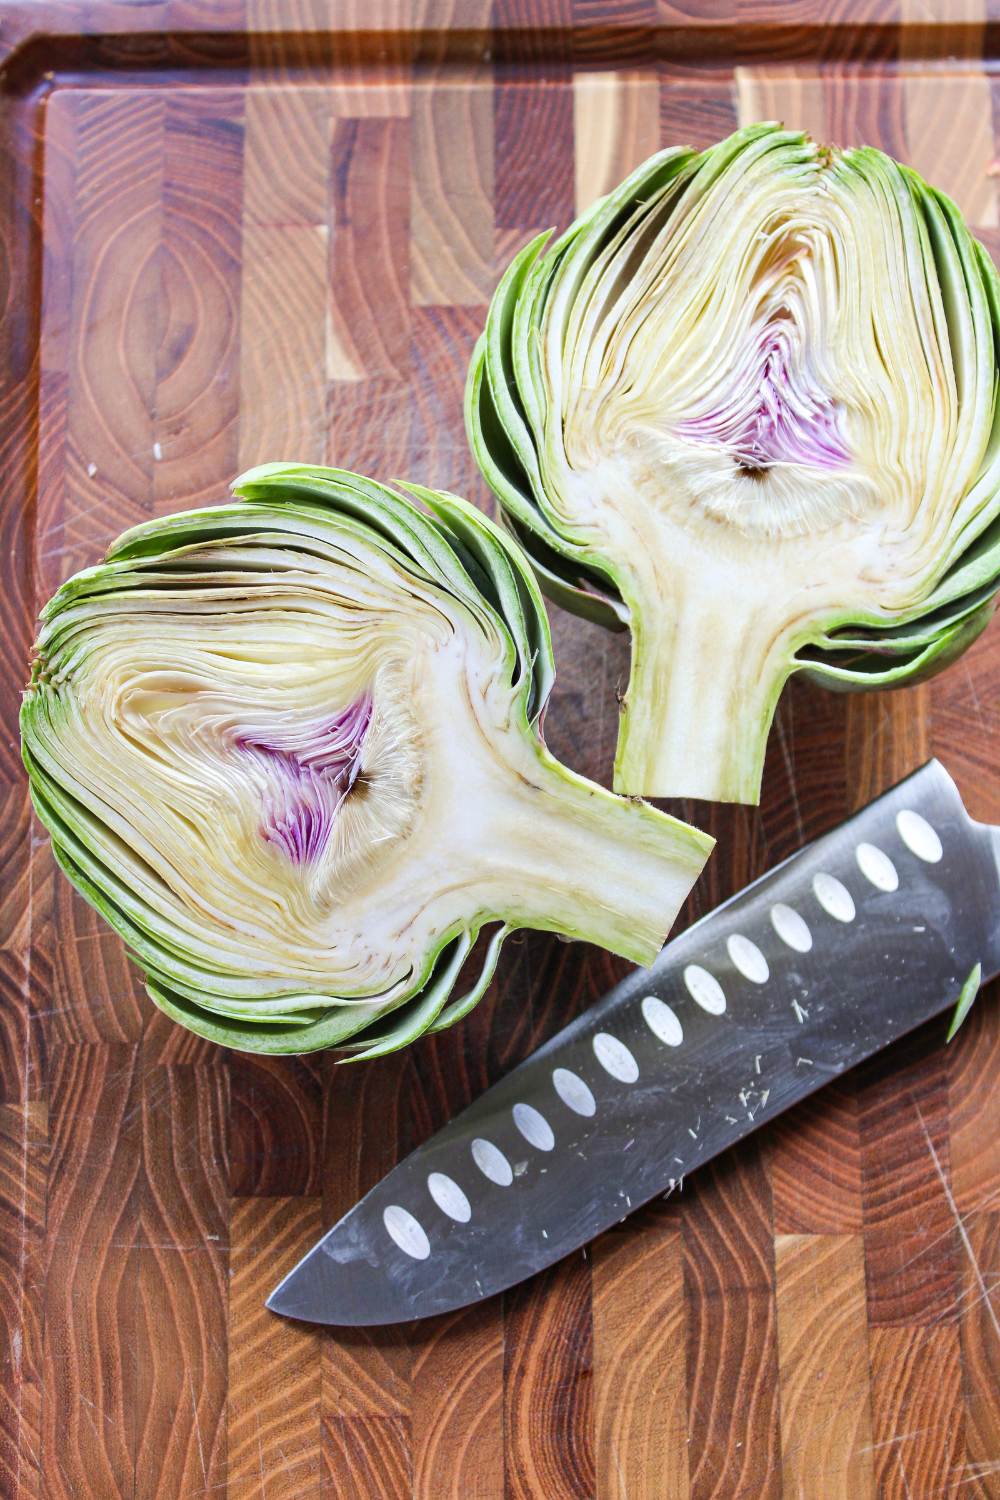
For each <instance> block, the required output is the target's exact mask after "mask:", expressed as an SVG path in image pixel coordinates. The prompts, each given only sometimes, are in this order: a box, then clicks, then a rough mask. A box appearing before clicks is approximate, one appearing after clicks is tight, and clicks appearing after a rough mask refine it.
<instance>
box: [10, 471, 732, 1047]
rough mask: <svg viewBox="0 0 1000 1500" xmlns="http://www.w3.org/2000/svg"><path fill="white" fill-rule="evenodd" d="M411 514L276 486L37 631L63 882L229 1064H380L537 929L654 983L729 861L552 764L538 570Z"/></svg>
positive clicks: (29, 754)
mask: <svg viewBox="0 0 1000 1500" xmlns="http://www.w3.org/2000/svg"><path fill="white" fill-rule="evenodd" d="M412 488H413V493H414V494H415V495H417V496H419V498H420V499H421V500H422V501H423V502H424V503H425V504H426V506H427V507H428V509H429V511H430V514H428V513H426V512H424V511H422V510H420V509H419V508H418V507H417V506H416V505H415V504H414V503H413V502H412V501H411V500H409V499H407V498H403V497H402V496H400V495H399V494H397V493H395V492H394V491H392V490H389V489H386V488H385V487H383V486H382V485H379V484H375V483H373V482H372V481H370V480H366V479H362V478H359V477H357V476H356V475H352V474H348V473H344V472H340V471H336V470H330V469H309V468H305V467H301V466H283V465H270V466H266V467H264V468H260V469H256V470H254V471H252V472H251V473H249V474H247V475H245V476H244V477H243V479H242V480H240V481H238V482H237V485H236V491H237V493H238V494H239V495H241V496H242V497H243V499H242V500H240V501H238V502H236V503H232V504H227V505H223V506H219V507H216V508H213V509H207V510H197V511H189V512H187V513H184V514H180V515H173V516H167V517H164V518H163V519H160V520H155V521H150V522H148V523H146V524H144V525H141V526H138V527H136V528H135V529H134V530H131V531H129V532H127V533H126V534H125V535H124V536H122V537H121V538H119V540H118V541H117V542H115V543H114V545H113V546H112V548H111V550H110V552H109V553H108V556H107V560H106V561H105V562H104V563H102V564H101V565H100V566H98V567H94V568H91V569H89V570H87V571H86V572H83V573H80V574H78V575H77V576H76V577H74V578H71V579H70V580H69V581H68V582H67V583H65V584H64V585H63V586H62V588H61V589H60V590H59V591H58V593H57V594H56V595H55V596H54V598H53V599H52V600H50V602H49V603H48V605H47V606H46V608H45V610H44V612H43V615H42V626H41V631H40V634H39V638H38V641H37V656H36V660H35V665H34V670H33V676H32V682H31V685H30V687H29V689H28V691H27V693H26V695H25V701H24V705H23V710H22V719H21V724H22V745H23V753H24V760H25V764H26V766H27V769H28V773H29V777H30V781H31V790H32V794H33V798H34V803H35V807H36V809H37V811H38V814H39V816H40V818H41V820H42V822H43V823H44V824H45V826H46V827H47V829H48V830H49V833H50V834H51V837H52V844H53V848H54V851H55V855H56V858H57V860H58V862H59V864H60V865H61V867H62V869H63V870H64V871H65V872H66V874H67V875H68V876H69V878H70V880H71V881H72V882H73V884H74V885H75V886H76V887H77V888H78V889H79V890H80V891H81V892H82V893H83V895H84V896H85V897H86V898H87V900H89V901H90V902H91V903H92V904H93V905H94V906H95V907H97V909H98V910H99V911H100V912H102V913H103V915H104V916H105V917H106V918H107V920H108V921H109V922H110V923H111V925H112V926H113V927H114V928H115V929H116V930H117V931H118V932H119V933H120V934H121V936H122V937H123V938H124V939H125V942H126V944H127V945H128V948H129V950H130V952H131V955H132V957H133V958H134V959H135V960H136V961H137V962H138V964H139V965H140V966H141V968H142V969H143V971H144V973H145V976H146V980H147V985H148V989H149V992H150V994H151V996H152V998H153V999H154V1001H155V1002H156V1003H157V1004H158V1005H159V1006H160V1007H161V1008H162V1009H163V1010H164V1011H166V1012H167V1014H168V1015H170V1016H172V1017H173V1018H174V1019H175V1020H177V1021H179V1022H181V1023H182V1024H183V1025H185V1026H187V1027H190V1029H191V1030H192V1031H195V1032H198V1033H200V1034H201V1035H203V1036H207V1037H210V1038H212V1039H213V1040H215V1041H218V1042H223V1043H225V1044H228V1045H229V1046H233V1047H238V1048H243V1049H245V1050H250V1051H257V1052H303V1051H308V1050H312V1049H314V1048H317V1047H325V1046H331V1045H333V1046H346V1047H347V1048H348V1049H349V1050H354V1051H356V1052H358V1053H359V1054H361V1055H363V1056H365V1057H372V1056H377V1055H379V1054H381V1053H383V1052H387V1051H390V1050H392V1049H394V1048H396V1047H399V1046H402V1045H403V1044H404V1043H406V1042H408V1041H410V1040H412V1039H413V1038H414V1037H416V1036H418V1035H420V1034H421V1033H422V1032H425V1031H428V1030H436V1029H440V1028H442V1027H444V1026H447V1025H450V1024H451V1023H452V1022H454V1021H456V1020H457V1019H458V1018H459V1017H460V1016H462V1015H464V1014H465V1013H466V1012H467V1011H468V1010H469V1009H471V1007H472V1006H473V1005H474V1004H475V1003H476V1001H477V1000H478V999H479V998H480V997H481V995H482V994H483V992H484V990H485V989H486V987H487V985H488V983H489V980H490V977H491V975H492V972H493V969H494V966H495V964H496V961H497V955H498V952H499V949H500V945H501V943H502V940H503V938H504V935H505V934H506V933H508V932H510V931H511V930H512V929H514V928H518V927H537V928H543V929H547V930H551V931H554V932H558V933H563V934H565V935H567V936H570V937H579V938H586V939H588V940H590V941H592V942H595V943H600V944H603V945H604V946H606V947H608V948H611V949H613V950H615V951H616V952H618V953H621V954H623V955H625V956H626V957H628V958H631V959H634V960H635V961H636V962H639V963H647V962H649V961H651V960H652V958H653V957H654V956H655V954H656V953H657V952H658V950H659V948H660V945H661V943H662V941H663V939H664V937H665V935H666V933H667V930H668V928H669V926H670V924H671V922H672V920H673V918H674V916H675V914H676V912H677V909H678V907H679V905H680V903H681V902H682V900H683V899H684V897H685V895H686V894H687V892H688V890H689V889H690V887H691V885H692V884H693V882H694V881H695V879H696V878H697V876H698V874H699V872H700V870H701V868H702V865H703V864H704V861H705V859H706V858H707V856H708V853H709V851H710V849H711V847H712V842H713V841H712V840H711V839H710V838H708V837H707V836H705V835H703V834H700V833H698V832H696V831H695V830H694V829H692V828H688V827H687V826H685V825H684V824H682V823H678V822H677V821H676V820H674V819H672V818H669V817H667V816H666V815H665V814H663V813H660V812H657V811H656V810H655V809H653V808H651V807H648V806H645V805H643V804H640V803H637V802H633V801H627V800H624V799H622V798H618V797H615V796H614V795H613V794H612V793H610V792H607V791H605V790H604V789H602V788H601V787H599V786H596V785H594V784H592V783H591V782H589V781H586V780H584V779H583V778H582V777H580V776H577V775H576V774H574V772H572V771H570V770H567V769H566V768H565V767H564V766H561V765H559V764H558V762H556V761H555V760H554V759H553V757H552V756H551V755H550V754H549V753H548V751H547V750H546V749H545V747H544V745H543V743H542V739H541V734H540V728H539V725H540V718H541V714H542V710H543V708H544V706H545V701H546V698H547V696H548V693H549V690H550V687H551V685H552V679H553V665H552V653H551V644H550V639H549V629H548V621H547V619H546V615H545V610H544V606H543V604H542V600H541V596H540V594H539V593H538V588H537V585H536V583H535V581H534V579H533V577H532V574H531V572H530V569H529V568H528V566H527V564H526V563H525V561H524V560H523V558H522V557H521V556H520V554H519V552H518V549H517V548H516V547H515V546H514V545H513V544H512V543H511V541H510V539H509V538H508V537H506V536H505V535H504V533H503V532H502V531H500V530H498V528H497V527H496V526H494V525H493V524H492V523H491V522H490V521H489V520H487V519H486V518H485V517H484V516H483V515H481V514H480V513H479V512H478V511H477V510H475V509H474V508H473V507H472V506H470V505H468V504H467V503H466V502H465V501H462V500H459V499H456V498H455V497H454V496H450V495H444V494H436V493H433V492H431V491H429V490H422V489H419V490H418V489H417V488H416V487H415V486H414V487H412ZM474 950H475V952H474ZM470 955H471V956H472V957H471V959H470V962H471V963H472V964H473V966H474V973H475V977H474V978H473V980H472V982H471V984H470V985H469V987H468V988H467V989H465V990H464V992H463V993H461V994H460V995H456V993H455V989H456V982H457V980H458V976H459V971H460V970H462V969H463V966H464V965H465V962H466V959H467V958H470Z"/></svg>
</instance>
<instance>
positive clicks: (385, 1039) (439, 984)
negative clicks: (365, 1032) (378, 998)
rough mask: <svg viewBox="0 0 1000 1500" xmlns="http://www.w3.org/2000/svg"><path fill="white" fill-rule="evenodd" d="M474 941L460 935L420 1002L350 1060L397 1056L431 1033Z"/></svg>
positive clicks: (469, 934) (472, 935)
mask: <svg viewBox="0 0 1000 1500" xmlns="http://www.w3.org/2000/svg"><path fill="white" fill-rule="evenodd" d="M475 940H476V934H475V933H469V932H463V934H462V936H461V937H460V938H459V939H458V941H457V942H455V943H454V944H453V949H454V951H453V952H452V953H450V954H448V955H447V963H446V964H445V966H444V969H443V972H442V973H441V975H440V976H439V977H438V978H435V979H432V980H431V982H430V983H429V984H428V985H427V986H426V988H425V989H424V990H422V991H421V993H420V996H419V999H417V1000H415V1001H414V1002H413V1005H412V1008H411V1007H410V1006H406V1007H405V1009H404V1012H403V1014H402V1015H401V1017H400V1019H399V1021H398V1022H397V1024H396V1025H395V1026H391V1027H390V1028H389V1030H388V1031H383V1032H380V1033H379V1035H377V1036H373V1037H372V1038H371V1040H370V1042H369V1043H368V1045H367V1046H366V1047H365V1048H364V1051H362V1052H358V1053H356V1054H355V1055H354V1056H353V1057H352V1058H351V1059H350V1060H351V1061H352V1062H365V1061H367V1060H368V1059H370V1058H373V1057H386V1056H388V1054H389V1053H390V1052H398V1051H399V1049H400V1048H401V1047H405V1046H406V1045H407V1043H408V1042H414V1041H416V1039H417V1037H418V1036H423V1034H424V1032H425V1031H428V1030H429V1029H431V1028H432V1027H433V1025H434V1022H435V1021H436V1020H437V1018H438V1016H439V1015H440V1013H441V1008H442V1006H443V1005H444V1004H445V1002H446V1001H447V999H448V997H449V995H450V994H451V992H452V989H453V988H454V984H455V980H456V979H457V978H458V971H459V969H461V967H462V965H463V964H464V962H465V960H466V958H467V957H468V955H469V950H470V949H471V947H472V945H473V943H474V942H475ZM347 1050H352V1049H351V1048H348V1049H347ZM345 1060H346V1059H345Z"/></svg>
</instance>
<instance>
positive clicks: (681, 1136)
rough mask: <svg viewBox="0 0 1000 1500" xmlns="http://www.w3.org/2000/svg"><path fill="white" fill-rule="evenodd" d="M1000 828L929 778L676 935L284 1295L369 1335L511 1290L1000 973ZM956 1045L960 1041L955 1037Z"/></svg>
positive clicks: (423, 1159) (471, 1116)
mask: <svg viewBox="0 0 1000 1500" xmlns="http://www.w3.org/2000/svg"><path fill="white" fill-rule="evenodd" d="M996 848H997V831H996V830H994V829H991V828H988V827H986V826H984V825H981V824H976V823H974V822H972V820H971V819H970V818H969V817H968V815H967V813H966V812H965V809H964V807H963V806H962V802H961V799H960V798H959V795H958V792H957V790H956V788H955V785H954V783H953V782H952V780H951V778H950V777H949V776H948V775H947V773H946V772H945V771H944V769H943V767H941V766H940V765H939V764H938V763H937V762H934V761H932V762H930V763H929V764H928V765H926V766H924V767H923V768H922V769H921V770H920V771H917V772H916V773H915V774H914V775H913V776H911V777H909V778H908V779H907V780H906V781H904V782H902V783H901V784H900V785H899V786H898V787H896V788H894V789H893V790H892V791H890V792H888V793H886V794H885V796H883V797H880V798H879V799H878V800H877V801H875V802H873V803H872V804H871V805H870V806H869V807H867V808H865V809H864V810H863V811H862V812H860V813H859V814H857V815H856V816H855V817H853V818H851V819H850V820H848V821H847V822H846V823H844V824H842V825H841V826H840V827H839V828H837V829H835V830H834V831H833V832H831V833H829V834H827V835H825V836H824V837H823V838H821V839H819V840H817V841H816V842H815V843H813V844H811V845H809V846H808V847H807V848H805V849H803V850H801V851H800V852H799V853H798V854H795V855H793V856H792V858H791V859H789V860H786V861H785V863H784V864H782V865H780V866H778V867H777V868H776V869H775V870H772V871H770V872H769V873H768V874H767V875H765V876H763V877H762V878H761V879H760V880H758V881H755V882H754V883H753V884H752V885H750V886H748V887H747V888H746V889H745V890H744V891H741V892H740V893H739V894H738V895H737V896H735V897H733V898H732V899H731V900H730V901H728V902H726V903H725V904H724V905H722V906H720V907H718V908H717V909H716V910H715V911H713V912H711V913H709V914H708V916H706V917H704V918H703V919H702V920H701V921H700V922H698V923H696V924H695V925H694V926H692V927H691V928H689V929H688V930H687V931H686V932H684V933H682V934H681V935H680V936H679V937H677V938H675V939H674V940H673V941H672V942H671V943H669V944H668V945H667V947H666V948H665V949H664V950H663V952H662V954H661V955H660V957H659V958H658V959H657V961H656V963H655V964H654V965H653V966H652V968H650V969H643V970H637V971H635V972H634V973H633V974H631V975H629V976H628V977H627V978H626V979H625V980H624V981H623V982H622V983H621V984H619V985H618V986H616V988H615V989H613V990H611V991H610V992H609V993H608V994H607V995H606V996H604V998H603V999H602V1000H600V1001H599V1002H598V1003H597V1004H596V1005H595V1006H593V1007H592V1008H591V1009H590V1010H589V1011H587V1012H586V1013H585V1014H584V1015H582V1016H580V1017H579V1018H578V1019H577V1020H576V1021H574V1022H573V1023H572V1025H570V1026H567V1027H566V1028H565V1030H563V1031H561V1032H560V1033H559V1034H558V1035H557V1036H555V1037H553V1038H552V1039H551V1041H549V1042H548V1043H546V1044H545V1045H544V1046H543V1047H541V1048H540V1049H539V1050H538V1051H537V1052H535V1053H534V1054H533V1055H532V1056H531V1057H529V1058H528V1059H527V1060H526V1061H525V1062H523V1063H521V1064H520V1065H519V1066H518V1067H517V1068H515V1069H514V1070H513V1071H512V1072H511V1073H510V1074H508V1075H507V1076H506V1077H505V1078H503V1079H501V1081H500V1082H499V1083H497V1084H496V1085H494V1087H493V1088H491V1089H489V1090H487V1092H486V1093H485V1094H483V1095H482V1096H481V1097H480V1098H479V1099H478V1100H476V1102H475V1103H474V1104H472V1105H470V1107H469V1108H468V1109H466V1110H465V1111H463V1113H462V1114H460V1115H458V1116H457V1117H456V1118H455V1119H454V1120H452V1121H451V1122H450V1123H449V1124H448V1125H447V1126H446V1127H445V1128H444V1129H443V1130H441V1131H439V1132H438V1134H437V1135H435V1136H434V1137H432V1139H431V1140H429V1141H427V1142H426V1143H425V1144H424V1145H423V1146H421V1147H420V1148H419V1149H418V1150H417V1151H415V1152H413V1153H412V1155H410V1156H409V1157H407V1159H406V1160H405V1161H403V1162H402V1163H401V1164H400V1165H399V1166H397V1167H396V1168H395V1169H394V1170H393V1171H392V1172H390V1173H389V1175H388V1176H387V1177H385V1178H384V1179H383V1180H382V1182H380V1183H379V1184H378V1185H377V1186H376V1187H375V1188H373V1189H372V1191H371V1192H370V1193H368V1195H367V1196H366V1197H365V1198H364V1199H362V1201H361V1202H360V1203H359V1204H357V1206H356V1207H355V1208H354V1209H352V1210H351V1212H350V1213H348V1214H347V1215H346V1216H345V1217H344V1218H343V1219H341V1221H340V1222H339V1223H338V1224H337V1225H335V1226H334V1228H333V1229H331V1230H330V1232H329V1233H328V1234H327V1235H325V1236H324V1238H323V1239H322V1240H321V1241H320V1242H319V1243H318V1244H317V1245H316V1246H315V1248H314V1249H313V1250H311V1251H310V1252H309V1254H308V1255H307V1256H306V1257H305V1258H304V1260H302V1261H301V1262H300V1263H299V1265H297V1266H296V1267H295V1268H294V1270H292V1271H291V1272H290V1273H289V1274H288V1275H287V1276H286V1277H285V1278H284V1280H283V1281H282V1282H281V1284H280V1285H279V1286H278V1287H277V1288H276V1290H275V1291H274V1292H273V1293H272V1295H271V1297H270V1298H269V1300H268V1304H267V1305H268V1307H269V1308H271V1309H272V1311H274V1312H278V1313H283V1314H285V1315H287V1316H290V1317H295V1318H304V1319H308V1320H310V1321H313V1322H320V1323H335V1324H343V1325H357V1324H362V1325H367V1324H377V1323H394V1322H403V1321H407V1320H409V1319H413V1318H418V1317H423V1316H427V1315H429V1314H432V1313H439V1312H445V1311H447V1310H449V1309H451V1308H455V1307H461V1306H463V1305H465V1304H466V1303H469V1302H473V1301H476V1300H478V1299H480V1298H483V1297H488V1296H490V1295H491V1294H493V1293H495V1292H498V1291H501V1290H503V1289H504V1288H505V1287H509V1286H512V1285H514V1284H515V1283H516V1282H518V1281H521V1280H523V1279H524V1278H525V1277H527V1276H530V1275H532V1274H533V1273H534V1272H536V1271H538V1270H540V1269H542V1267H544V1266H547V1265H549V1264H551V1263H552V1262H553V1261H556V1260H558V1259H560V1258H561V1257H562V1256H564V1255H566V1254H568V1253H569V1252H570V1251H572V1250H575V1249H577V1248H578V1247H579V1246H580V1245H582V1244H585V1243H586V1242H587V1241H588V1240H589V1239H591V1238H593V1237H594V1236H595V1235H596V1234H598V1233H600V1231H601V1230H603V1229H605V1228H607V1227H608V1226H609V1225H611V1224H613V1223H615V1222H617V1221H618V1220H619V1219H621V1218H622V1217H623V1216H624V1215H626V1214H627V1213H629V1212H630V1211H631V1210H632V1209H634V1208H637V1207H638V1206H639V1205H640V1204H642V1203H645V1202H647V1201H648V1200H649V1199H650V1198H652V1197H654V1196H656V1195H657V1194H659V1193H663V1192H665V1191H667V1190H668V1189H669V1188H670V1187H671V1185H672V1184H673V1183H676V1182H677V1181H679V1180H680V1179H681V1178H682V1177H683V1176H684V1175H685V1174H687V1173H689V1172H692V1171H694V1170H695V1169H696V1168H697V1167H699V1166H700V1165H702V1164H703V1163H704V1162H706V1161H708V1160H709V1159H710V1158H711V1157H713V1156H715V1155H717V1154H718V1153H719V1152H720V1151H723V1150H724V1149H725V1148H726V1147H727V1146H729V1145H731V1144H732V1143H733V1142H734V1141H737V1140H739V1139H740V1138H741V1137H742V1136H745V1135H747V1134H749V1133H750V1132H751V1131H753V1130H755V1129H757V1128H758V1127H759V1126H760V1125H761V1124H763V1123H764V1122H765V1121H767V1120H771V1119H773V1118H774V1117H775V1115H777V1114H780V1113H781V1111H782V1110H784V1109H787V1108H788V1107H789V1106H790V1105H792V1104H794V1103H796V1102H797V1101H798V1100H800V1099H802V1098H804V1097H805V1096H806V1095H807V1094H810V1093H812V1092H813V1091H814V1090H816V1089H817V1088H819V1087H821V1086H822V1084H823V1083H825V1082H826V1081H827V1080H828V1079H830V1078H834V1077H836V1076H837V1075H839V1074H840V1073H843V1072H844V1071H846V1070H847V1069H848V1068H851V1067H854V1066H855V1065H856V1064H857V1063H859V1062H861V1061H862V1060H863V1059H864V1058H866V1057H869V1056H870V1055H871V1054H872V1053H873V1052H876V1051H878V1050H879V1049H880V1048H882V1047H885V1046H887V1045H888V1044H889V1043H890V1042H892V1041H894V1040H895V1039H896V1038H897V1037H899V1036H902V1035H904V1034H905V1033H906V1032H908V1031H910V1030H912V1029H913V1028H914V1027H916V1026H918V1025H920V1024H921V1023H922V1022H924V1021H926V1020H928V1019H929V1018H930V1017H931V1016H933V1015H936V1014H937V1013H938V1012H939V1011H941V1010H943V1009H945V1008H946V1007H948V1006H949V1005H951V1004H953V1003H954V1001H955V999H956V997H957V995H958V992H959V990H960V988H961V985H962V983H963V982H964V980H965V979H966V977H967V976H968V974H969V971H970V970H971V969H972V967H973V965H974V964H975V963H977V962H978V963H981V964H982V967H983V974H984V976H989V975H991V974H994V973H996V972H997V971H998V969H1000V923H998V922H997V921H996V914H997V909H998V896H1000V874H998V859H997V853H996ZM942 1040H943V1037H942Z"/></svg>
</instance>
